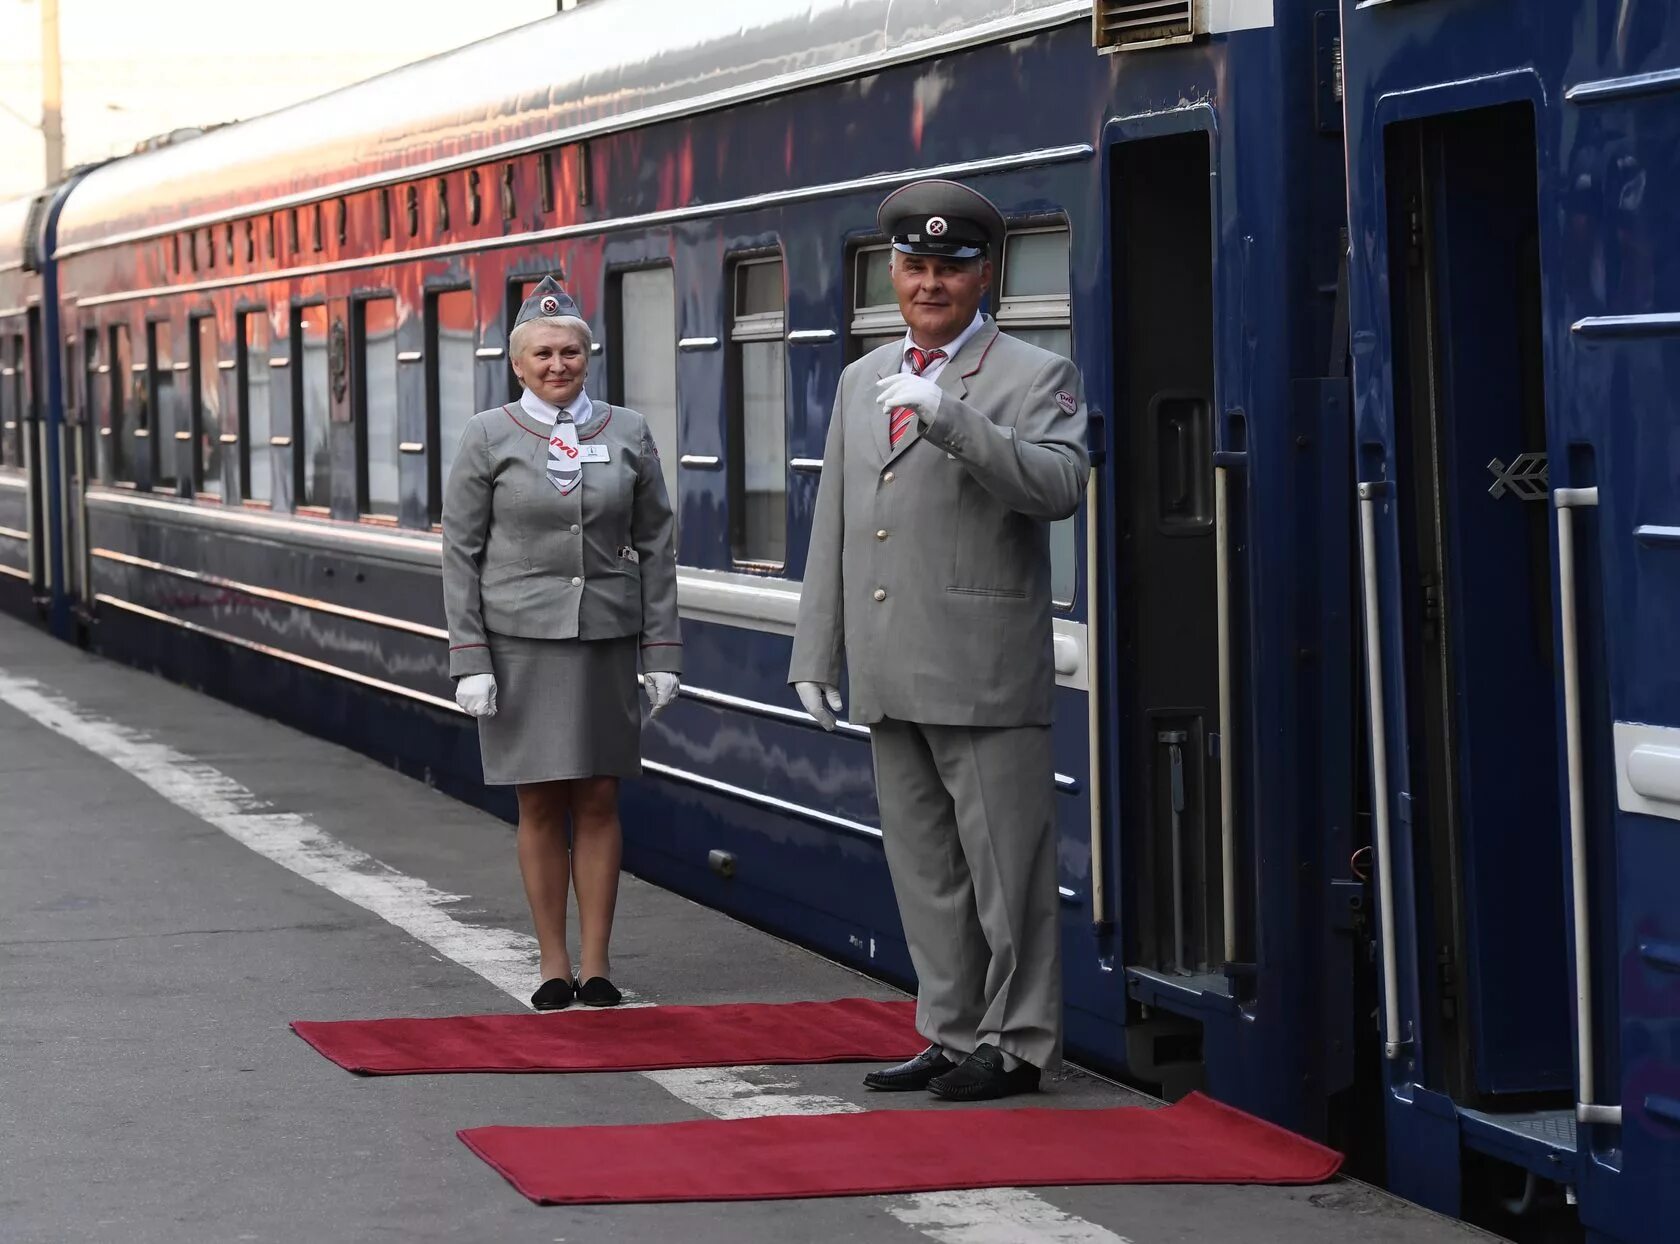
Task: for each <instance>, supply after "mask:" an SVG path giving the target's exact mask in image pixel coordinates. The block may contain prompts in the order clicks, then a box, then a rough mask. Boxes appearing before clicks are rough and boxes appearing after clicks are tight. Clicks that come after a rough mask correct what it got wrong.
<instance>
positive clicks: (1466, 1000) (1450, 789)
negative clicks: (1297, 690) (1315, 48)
mask: <svg viewBox="0 0 1680 1244" xmlns="http://www.w3.org/2000/svg"><path fill="white" fill-rule="evenodd" d="M1343 7H1344V14H1343V17H1344V22H1345V31H1344V36H1345V65H1346V70H1345V75H1346V77H1345V82H1346V87H1345V89H1346V98H1347V124H1348V144H1347V145H1348V169H1349V204H1350V225H1351V230H1352V239H1353V247H1352V256H1353V259H1352V267H1351V286H1350V288H1351V295H1352V298H1351V306H1352V330H1353V336H1354V340H1355V342H1356V350H1355V367H1354V374H1355V377H1356V389H1357V399H1356V407H1357V420H1356V425H1357V432H1356V436H1357V444H1358V471H1359V473H1358V495H1359V502H1360V506H1361V511H1362V520H1363V521H1362V537H1363V538H1362V557H1363V563H1364V567H1365V569H1364V574H1363V584H1364V610H1365V613H1366V618H1367V625H1366V644H1367V650H1366V651H1367V667H1368V686H1369V687H1370V689H1371V698H1372V702H1373V705H1374V711H1373V715H1372V720H1371V735H1372V738H1373V743H1372V757H1373V768H1374V772H1375V774H1376V779H1377V780H1376V782H1375V784H1374V788H1373V798H1374V803H1373V812H1374V813H1375V816H1376V824H1377V831H1376V832H1377V840H1378V843H1379V847H1380V851H1379V855H1380V860H1379V869H1380V872H1381V875H1382V876H1383V878H1384V880H1383V884H1382V886H1381V907H1380V911H1379V925H1380V929H1381V939H1380V947H1381V955H1382V963H1383V968H1384V988H1383V991H1382V992H1383V1022H1384V1026H1385V1053H1386V1057H1385V1060H1384V1061H1385V1078H1386V1082H1387V1088H1388V1092H1387V1104H1386V1112H1385V1113H1386V1124H1387V1133H1388V1134H1387V1147H1388V1158H1389V1175H1390V1182H1391V1185H1392V1186H1393V1187H1395V1188H1396V1189H1397V1190H1399V1191H1401V1192H1403V1193H1404V1194H1405V1195H1408V1196H1411V1197H1413V1198H1415V1199H1417V1200H1420V1201H1423V1202H1424V1203H1426V1204H1431V1205H1435V1206H1438V1207H1440V1208H1442V1209H1445V1210H1447V1211H1449V1212H1453V1213H1458V1212H1460V1210H1461V1208H1474V1206H1475V1205H1476V1203H1477V1202H1478V1201H1480V1202H1482V1203H1484V1204H1485V1202H1486V1201H1487V1199H1488V1197H1489V1196H1490V1195H1491V1194H1494V1193H1500V1192H1502V1193H1504V1194H1506V1195H1508V1196H1509V1197H1510V1198H1511V1199H1510V1208H1512V1209H1513V1210H1514V1211H1516V1212H1518V1213H1525V1212H1528V1211H1538V1210H1544V1209H1546V1208H1547V1206H1548V1203H1549V1204H1550V1206H1552V1207H1553V1208H1555V1207H1558V1206H1561V1205H1562V1203H1563V1202H1564V1200H1565V1194H1566V1193H1567V1197H1568V1199H1569V1200H1571V1201H1578V1203H1579V1221H1580V1223H1581V1224H1582V1225H1583V1226H1584V1228H1585V1230H1586V1234H1587V1236H1588V1238H1590V1239H1594V1240H1618V1241H1621V1240H1656V1239H1672V1238H1673V1235H1674V1231H1675V1224H1676V1223H1677V1222H1680V988H1677V986H1676V979H1677V978H1676V975H1675V973H1676V972H1677V971H1680V950H1677V947H1680V905H1677V903H1676V901H1675V888H1674V878H1675V877H1676V875H1680V836H1676V833H1675V825H1674V822H1675V821H1676V820H1680V664H1677V662H1676V660H1675V640H1674V637H1675V619H1676V616H1677V609H1680V577H1677V572H1676V567H1677V565H1680V563H1677V562H1676V561H1675V555H1676V550H1677V549H1680V528H1677V527H1676V526H1675V524H1676V523H1677V522H1680V456H1677V453H1676V450H1675V445H1676V444H1677V441H1676V428H1677V422H1676V414H1675V404H1674V403H1675V398H1674V391H1675V390H1674V384H1673V380H1672V378H1673V375H1674V373H1675V368H1676V366H1677V365H1680V314H1677V313H1676V308H1677V306H1680V279H1677V270H1676V266H1675V263H1674V259H1673V253H1674V246H1675V243H1674V227H1673V206H1672V205H1673V203H1674V202H1675V197H1676V195H1680V168H1677V165H1676V162H1675V159H1674V152H1675V151H1676V150H1677V149H1680V110H1677V109H1676V107H1675V101H1676V94H1675V92H1676V91H1677V90H1680V72H1677V70H1676V66H1677V65H1680V18H1677V17H1676V14H1675V11H1674V9H1673V8H1672V6H1668V5H1660V4H1642V3H1625V2H1624V3H1612V2H1610V0H1560V2H1558V3H1551V4H1544V5H1530V4H1519V3H1510V2H1505V0H1462V2H1460V3H1456V4H1438V3H1420V4H1415V5H1401V4H1386V3H1385V4H1377V3H1365V4H1359V5H1354V4H1351V3H1348V4H1344V6H1343ZM1500 1171H1504V1172H1506V1174H1504V1175H1503V1176H1501V1175H1500V1174H1499V1172H1500ZM1525 1173H1526V1177H1527V1178H1526V1190H1524V1179H1523V1176H1524V1174H1525ZM1559 1185H1561V1187H1559ZM1548 1188H1550V1189H1552V1191H1551V1192H1550V1193H1548V1192H1547V1189H1548ZM1520 1225H1521V1224H1520V1222H1519V1223H1518V1226H1519V1227H1520Z"/></svg>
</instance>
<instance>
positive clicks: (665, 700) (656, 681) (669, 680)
mask: <svg viewBox="0 0 1680 1244" xmlns="http://www.w3.org/2000/svg"><path fill="white" fill-rule="evenodd" d="M681 685H682V680H681V679H680V678H678V677H677V676H676V675H675V674H663V673H661V674H643V675H642V687H643V689H644V690H645V691H646V692H647V698H648V703H649V704H651V705H653V712H652V713H651V714H649V715H650V716H653V717H657V716H659V710H660V709H662V708H664V707H665V706H666V705H667V704H669V703H670V702H671V701H672V700H674V699H676V698H677V688H678V687H680V686H681Z"/></svg>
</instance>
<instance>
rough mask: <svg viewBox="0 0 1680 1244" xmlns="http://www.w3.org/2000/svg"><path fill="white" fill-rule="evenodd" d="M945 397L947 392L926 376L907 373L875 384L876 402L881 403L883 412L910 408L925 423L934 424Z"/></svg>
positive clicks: (882, 378) (885, 377)
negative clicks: (940, 404) (902, 407)
mask: <svg viewBox="0 0 1680 1244" xmlns="http://www.w3.org/2000/svg"><path fill="white" fill-rule="evenodd" d="M944 395H945V391H944V390H943V389H941V388H940V387H939V386H938V385H936V384H935V383H934V382H933V381H931V380H929V379H928V378H927V377H926V376H917V375H914V374H912V373H911V372H907V371H906V372H900V373H899V374H898V375H896V376H882V377H881V378H880V379H879V380H877V381H876V382H875V400H876V401H878V402H880V403H881V407H882V409H883V410H897V409H898V408H899V407H900V406H908V407H909V408H910V409H911V410H913V411H915V412H916V413H917V414H918V415H919V416H921V420H922V422H923V423H931V422H933V416H934V414H935V413H936V412H937V411H938V410H939V400H940V398H942V397H943V396H944Z"/></svg>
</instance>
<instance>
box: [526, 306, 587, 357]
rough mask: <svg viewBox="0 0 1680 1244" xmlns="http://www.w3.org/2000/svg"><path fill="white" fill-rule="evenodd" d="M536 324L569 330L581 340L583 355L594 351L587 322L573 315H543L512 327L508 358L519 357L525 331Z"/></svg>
mask: <svg viewBox="0 0 1680 1244" xmlns="http://www.w3.org/2000/svg"><path fill="white" fill-rule="evenodd" d="M538 324H552V325H554V326H555V327H556V328H569V329H571V330H572V331H573V332H574V333H576V334H577V335H578V336H579V337H581V338H582V339H583V352H584V353H585V354H589V353H591V352H592V351H593V350H594V347H595V334H594V333H592V332H590V331H589V321H587V320H580V319H578V317H577V316H575V315H544V316H539V317H537V318H536V319H533V320H526V321H525V322H524V323H523V324H515V325H514V326H513V331H512V332H511V333H509V334H508V357H510V358H518V357H519V355H520V353H521V351H522V350H523V348H524V347H523V346H522V345H521V343H522V342H523V341H524V339H525V337H526V332H525V330H526V329H528V328H534V327H536V326H537V325H538Z"/></svg>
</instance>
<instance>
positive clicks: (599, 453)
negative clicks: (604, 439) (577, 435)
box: [578, 445, 612, 462]
mask: <svg viewBox="0 0 1680 1244" xmlns="http://www.w3.org/2000/svg"><path fill="white" fill-rule="evenodd" d="M578 460H579V461H580V462H610V461H611V460H612V456H611V454H610V453H608V451H607V447H606V446H605V445H581V446H579V447H578Z"/></svg>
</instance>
